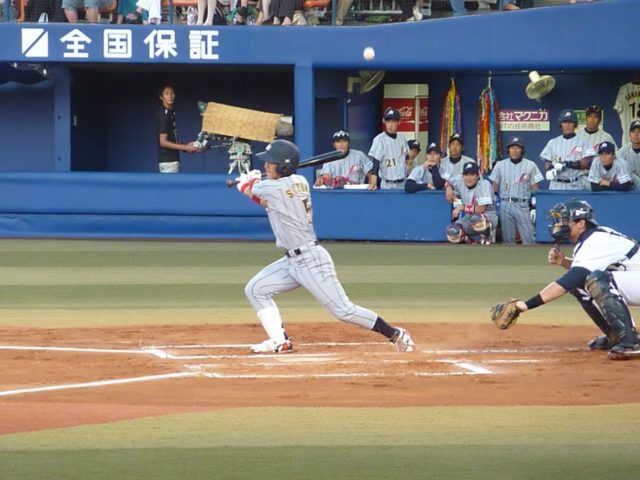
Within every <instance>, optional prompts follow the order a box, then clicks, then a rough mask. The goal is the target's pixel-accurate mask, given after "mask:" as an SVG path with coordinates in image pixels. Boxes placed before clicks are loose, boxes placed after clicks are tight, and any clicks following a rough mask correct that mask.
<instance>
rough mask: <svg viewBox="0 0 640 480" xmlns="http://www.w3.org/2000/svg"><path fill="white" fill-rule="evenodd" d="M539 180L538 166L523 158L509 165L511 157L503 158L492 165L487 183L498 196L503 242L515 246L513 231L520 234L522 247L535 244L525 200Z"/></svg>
mask: <svg viewBox="0 0 640 480" xmlns="http://www.w3.org/2000/svg"><path fill="white" fill-rule="evenodd" d="M543 179H544V177H543V176H542V172H541V171H540V169H539V168H538V166H537V165H536V164H535V163H534V162H532V161H531V160H529V159H527V158H523V159H522V160H520V161H519V162H517V163H514V162H512V161H511V158H505V159H504V160H501V161H499V162H497V163H496V164H495V165H494V167H493V171H492V172H491V175H489V180H491V181H492V182H493V183H494V184H496V185H498V193H499V194H500V225H501V226H502V241H503V243H505V244H511V245H512V244H515V243H516V231H517V232H520V238H521V239H522V243H523V245H530V244H532V243H534V242H535V236H534V228H533V223H532V222H531V215H530V208H529V200H530V199H531V187H532V186H533V185H536V184H537V183H540V182H541V181H542V180H543Z"/></svg>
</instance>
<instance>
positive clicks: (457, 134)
mask: <svg viewBox="0 0 640 480" xmlns="http://www.w3.org/2000/svg"><path fill="white" fill-rule="evenodd" d="M454 140H457V141H459V142H460V144H461V145H464V142H463V141H462V135H460V134H459V133H454V134H453V135H451V136H450V137H449V143H451V142H453V141H454Z"/></svg>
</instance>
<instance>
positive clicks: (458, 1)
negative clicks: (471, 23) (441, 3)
mask: <svg viewBox="0 0 640 480" xmlns="http://www.w3.org/2000/svg"><path fill="white" fill-rule="evenodd" d="M464 1H465V0H450V3H451V10H453V16H454V17H458V16H460V15H466V14H467V9H466V8H465V7H464ZM480 3H483V2H480ZM492 3H493V2H492ZM498 5H499V8H500V10H520V8H519V7H518V5H516V0H498Z"/></svg>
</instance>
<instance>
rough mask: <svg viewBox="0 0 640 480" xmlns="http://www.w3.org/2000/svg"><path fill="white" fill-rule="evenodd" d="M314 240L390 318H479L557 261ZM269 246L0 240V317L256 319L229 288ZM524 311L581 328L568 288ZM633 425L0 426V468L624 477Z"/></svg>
mask: <svg viewBox="0 0 640 480" xmlns="http://www.w3.org/2000/svg"><path fill="white" fill-rule="evenodd" d="M325 246H326V247H327V248H328V249H329V250H330V252H331V253H332V255H333V257H334V260H335V262H336V265H337V270H338V274H339V276H340V278H341V280H342V281H343V284H344V286H345V289H346V290H347V292H348V294H349V295H350V297H351V298H352V299H353V300H354V301H356V302H358V303H361V304H363V305H366V306H369V307H372V308H375V309H377V310H379V311H380V312H381V314H383V315H384V316H385V317H387V318H389V319H393V320H394V321H402V322H442V321H447V322H465V323H474V322H488V309H489V306H490V305H492V304H493V303H496V302H497V301H499V300H504V299H505V298H508V297H512V296H518V297H529V296H531V295H533V294H535V293H536V292H537V291H538V290H539V289H540V288H541V287H543V286H544V285H546V284H547V283H548V282H550V281H552V280H554V279H555V278H557V277H558V276H559V275H560V274H561V273H562V271H561V270H560V269H559V268H557V267H552V266H548V265H546V262H545V259H546V252H547V249H548V247H544V246H540V247H527V248H522V247H519V248H508V247H503V246H491V247H488V248H487V247H472V246H468V247H467V246H460V247H456V246H449V245H429V244H381V243H376V244H368V243H358V244H353V243H326V244H325ZM566 251H567V252H568V251H569V249H567V250H566ZM279 255H280V252H278V250H277V249H276V248H275V247H274V246H273V244H272V243H242V242H239V243H229V242H223V243H219V242H125V241H117V242H105V241H88V242H87V241H44V240H42V241H36V240H33V241H25V240H2V241H0V325H23V326H38V327H60V328H63V327H67V326H73V327H78V326H85V327H95V326H109V325H125V324H147V325H149V324H157V323H175V324H201V323H246V322H255V321H256V320H255V315H254V312H253V311H252V310H251V308H250V307H249V305H248V302H247V300H246V299H245V298H244V293H243V287H244V284H245V283H246V282H247V280H248V279H249V278H251V276H252V275H254V274H255V273H256V272H257V271H258V270H259V269H260V268H261V267H262V266H264V265H266V264H267V263H268V262H270V261H273V260H275V259H277V258H278V257H279ZM279 304H280V305H281V307H282V311H283V314H284V315H285V317H286V319H287V321H288V322H295V321H298V322H301V321H327V322H332V321H335V320H334V319H333V318H332V317H330V316H329V315H328V314H327V313H326V312H325V311H324V310H323V309H322V308H321V307H320V306H319V305H317V304H316V302H315V300H314V299H313V298H312V297H311V296H310V295H309V294H308V293H307V292H305V291H303V290H299V291H296V292H292V293H289V294H286V295H283V296H282V297H281V298H279ZM397 319H398V320H397ZM527 321H528V322H532V323H548V324H553V323H556V324H558V323H559V324H563V325H569V324H581V325H584V324H588V322H586V320H585V318H584V315H583V314H582V313H581V311H580V308H579V307H578V306H577V305H576V304H575V301H573V300H572V299H570V298H565V299H562V300H560V301H558V302H554V303H553V304H550V305H546V306H545V307H544V308H540V309H537V310H535V311H534V312H530V313H528V314H527ZM0 374H1V373H0ZM425 395H428V391H426V392H425ZM612 397H615V398H617V399H618V400H619V401H624V391H621V392H612ZM212 407H215V405H212ZM34 408H38V404H37V403H34ZM638 427H640V406H639V405H635V404H631V405H614V406H596V407H552V408H544V407H507V408H493V407H492V408H488V407H475V408H472V407H438V408H399V409H371V408H362V409H325V408H315V409H312V408H297V409H296V408H268V409H231V410H223V411H212V412H209V413H203V414H188V415H175V416H166V417H160V418H149V419H140V420H135V421H127V422H116V423H112V424H107V425H94V426H83V427H74V428H65V429H55V430H48V431H39V432H31V433H23V434H13V435H4V436H0V478H1V479H7V480H14V479H29V480H32V479H116V478H117V479H150V480H165V479H167V480H169V479H274V478H285V479H331V480H336V479H403V480H404V479H426V478H433V479H438V480H448V479H481V480H482V479H487V480H489V479H492V480H496V479H505V480H507V479H508V480H511V479H562V480H567V479H604V478H620V479H631V478H640V472H639V469H640V456H639V452H640V442H639V441H638V440H637V439H636V437H635V434H634V433H635V430H636V429H637V428H638Z"/></svg>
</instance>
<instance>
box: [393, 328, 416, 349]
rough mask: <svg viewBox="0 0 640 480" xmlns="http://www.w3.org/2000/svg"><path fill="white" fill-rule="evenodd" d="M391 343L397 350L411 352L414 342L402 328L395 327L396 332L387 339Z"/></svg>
mask: <svg viewBox="0 0 640 480" xmlns="http://www.w3.org/2000/svg"><path fill="white" fill-rule="evenodd" d="M389 341H390V342H391V343H393V344H394V345H395V346H396V348H397V349H398V351H399V352H413V347H415V345H416V344H415V343H414V342H413V339H412V338H411V335H409V332H407V331H406V330H405V329H404V328H396V334H395V335H394V336H393V337H392V338H391V339H390V340H389Z"/></svg>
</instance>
